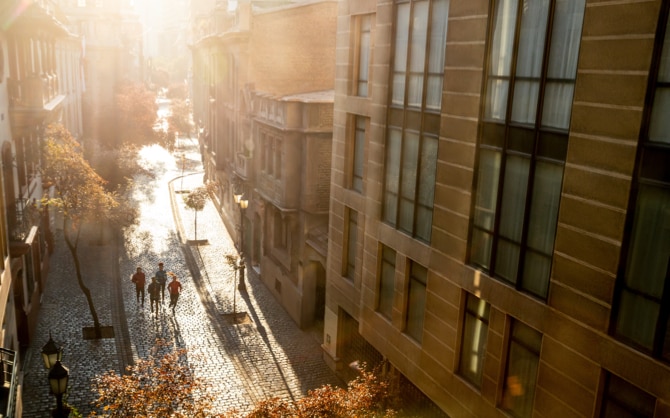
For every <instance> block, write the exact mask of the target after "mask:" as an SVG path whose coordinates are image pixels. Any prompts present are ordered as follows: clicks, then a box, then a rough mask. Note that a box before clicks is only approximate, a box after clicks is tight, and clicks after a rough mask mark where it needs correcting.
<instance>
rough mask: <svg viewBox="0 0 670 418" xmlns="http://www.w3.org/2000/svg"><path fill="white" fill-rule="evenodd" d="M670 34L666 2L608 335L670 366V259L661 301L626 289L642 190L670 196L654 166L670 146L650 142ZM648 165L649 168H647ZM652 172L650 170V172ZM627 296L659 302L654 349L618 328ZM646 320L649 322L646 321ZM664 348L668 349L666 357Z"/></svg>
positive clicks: (666, 158) (665, 160) (665, 159)
mask: <svg viewBox="0 0 670 418" xmlns="http://www.w3.org/2000/svg"><path fill="white" fill-rule="evenodd" d="M669 31H670V2H667V1H665V2H663V3H662V5H661V10H660V13H659V19H658V24H657V29H656V37H655V44H654V53H653V57H652V62H651V67H650V72H649V81H648V84H647V93H646V100H645V103H646V106H645V108H644V113H643V121H642V124H641V128H640V137H639V144H638V150H637V155H636V166H635V173H634V177H633V181H632V182H631V192H630V196H629V201H628V210H627V213H626V223H625V226H624V239H623V241H622V246H621V256H620V257H619V260H620V261H619V266H618V270H617V277H616V281H615V287H614V296H613V299H612V300H613V302H612V310H611V319H610V321H609V334H610V335H611V336H613V337H614V338H615V339H617V340H618V341H621V342H623V343H624V344H626V345H628V346H631V347H633V348H634V349H636V350H638V351H641V352H643V353H645V354H648V355H650V356H652V357H653V358H656V359H658V360H660V361H662V362H665V363H666V364H667V363H670V343H666V341H665V340H666V339H668V337H670V335H668V334H670V330H669V329H668V327H670V258H669V259H668V264H667V267H666V273H665V274H666V275H665V281H664V286H663V290H662V291H661V296H660V297H658V298H657V297H655V296H653V295H650V294H646V293H644V291H642V290H637V289H634V288H632V287H630V288H629V287H628V286H627V285H626V276H627V269H628V267H629V263H630V260H629V257H630V256H631V255H632V253H633V251H634V248H633V247H634V245H633V244H634V242H633V241H634V240H633V237H634V236H635V235H636V231H637V230H636V229H635V226H636V225H635V221H636V219H637V215H638V212H639V211H638V209H639V208H638V203H639V201H640V198H641V196H642V195H643V189H651V190H655V191H661V192H663V194H667V195H668V196H670V176H668V175H664V173H660V172H659V171H658V170H654V169H653V167H651V166H655V165H660V166H667V165H668V164H670V143H664V142H660V141H653V140H651V139H650V135H649V130H650V125H651V120H652V113H653V109H654V103H655V100H654V99H655V96H656V93H657V91H658V88H659V87H661V88H665V89H667V88H670V82H667V81H665V82H659V80H658V77H659V72H660V67H661V61H662V53H663V48H664V47H665V48H667V51H666V52H668V55H669V56H670V44H668V45H666V44H665V41H666V40H668V39H666V38H668V35H670V34H669V33H668V32H669ZM647 165H649V166H650V167H647ZM650 168H651V169H650ZM624 292H629V293H630V294H633V295H636V296H640V297H642V298H644V299H646V300H650V299H657V301H658V302H657V305H658V316H657V317H656V321H657V322H656V325H655V330H654V333H653V338H652V339H653V341H652V343H651V348H650V347H648V346H646V345H645V344H644V343H643V342H640V341H638V340H636V339H635V338H634V337H632V336H628V335H623V334H622V333H619V332H618V329H617V327H618V326H619V325H620V324H621V320H620V315H622V297H623V294H624ZM645 319H646V318H645ZM664 345H668V347H667V349H666V351H667V353H664V348H665V347H664Z"/></svg>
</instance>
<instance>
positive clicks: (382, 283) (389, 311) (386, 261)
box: [375, 243, 398, 320]
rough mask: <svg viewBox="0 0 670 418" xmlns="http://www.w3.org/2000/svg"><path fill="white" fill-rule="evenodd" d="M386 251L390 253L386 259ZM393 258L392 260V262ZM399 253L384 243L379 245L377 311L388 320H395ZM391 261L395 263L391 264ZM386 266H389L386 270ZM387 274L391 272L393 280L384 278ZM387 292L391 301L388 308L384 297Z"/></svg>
mask: <svg viewBox="0 0 670 418" xmlns="http://www.w3.org/2000/svg"><path fill="white" fill-rule="evenodd" d="M385 251H388V252H389V254H388V255H389V256H392V257H388V258H387V257H386V256H385ZM391 258H392V260H391ZM397 259H398V252H397V251H396V250H395V249H393V248H391V247H389V246H387V245H384V244H382V243H380V244H379V266H378V270H377V271H378V273H377V276H378V284H377V303H376V305H375V310H376V311H377V312H378V313H379V314H380V315H382V316H383V317H384V318H386V319H388V320H392V319H393V303H394V299H395V276H396V266H397ZM391 261H392V262H393V263H391ZM385 266H388V268H387V269H385ZM385 272H390V274H391V280H388V278H386V277H385V276H384V273H385ZM387 285H388V286H389V288H390V289H387V288H386V286H387ZM385 290H390V295H391V297H390V301H388V307H386V304H387V303H385V302H383V301H384V300H385V297H384V295H385V294H386V292H385Z"/></svg>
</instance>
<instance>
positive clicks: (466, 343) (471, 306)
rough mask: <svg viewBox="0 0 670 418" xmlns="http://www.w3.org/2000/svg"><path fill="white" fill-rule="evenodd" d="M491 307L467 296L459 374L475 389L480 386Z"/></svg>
mask: <svg viewBox="0 0 670 418" xmlns="http://www.w3.org/2000/svg"><path fill="white" fill-rule="evenodd" d="M490 310H491V305H489V304H488V303H487V302H486V301H485V300H482V299H479V298H478V297H476V296H474V295H471V294H469V293H468V294H467V296H466V298H465V317H464V319H463V337H462V344H461V359H460V363H459V373H460V375H461V376H463V377H464V378H465V379H466V380H468V381H469V382H470V383H472V384H474V385H475V386H477V387H481V385H482V370H483V366H484V354H485V353H486V340H487V336H488V330H489V312H490Z"/></svg>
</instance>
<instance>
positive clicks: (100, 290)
mask: <svg viewBox="0 0 670 418" xmlns="http://www.w3.org/2000/svg"><path fill="white" fill-rule="evenodd" d="M187 145H188V146H187V147H186V148H182V149H181V152H183V153H184V155H185V156H186V158H187V160H188V167H187V169H184V167H181V166H180V167H177V165H176V163H175V161H174V160H175V159H176V158H177V154H178V152H179V150H178V152H177V153H175V155H174V156H169V158H168V157H166V159H165V161H162V160H161V161H158V162H155V167H154V168H153V171H154V172H155V173H157V175H156V178H155V179H149V178H146V179H142V180H141V181H138V182H137V183H136V192H135V199H136V201H137V202H138V205H140V207H141V208H142V215H141V223H140V226H139V227H138V228H136V229H135V230H133V231H130V232H129V233H126V235H125V236H124V237H120V240H119V242H118V245H114V244H113V242H112V241H110V242H109V243H108V244H107V245H99V246H95V245H88V241H84V240H83V238H82V243H83V244H86V245H82V248H81V250H80V256H81V259H82V269H83V271H84V275H85V279H86V281H87V283H88V285H89V287H90V288H91V290H92V293H93V296H94V301H95V306H96V309H97V313H98V316H99V317H100V322H101V324H102V325H113V327H114V332H115V338H110V339H101V340H83V338H82V331H81V329H82V327H83V326H91V325H92V320H91V315H90V313H89V311H88V306H87V305H86V302H85V299H84V297H83V295H82V293H81V290H80V289H79V287H78V286H77V283H76V279H75V276H74V268H73V266H72V261H71V257H70V254H69V252H67V248H66V247H65V245H64V244H63V243H62V242H60V241H59V242H58V244H57V246H56V250H55V252H54V254H53V257H52V262H51V274H50V275H49V278H48V280H47V283H46V289H45V292H44V295H43V300H42V306H41V312H40V319H39V323H38V326H37V330H36V332H35V335H34V336H33V343H32V345H31V347H30V348H29V350H28V352H27V354H26V358H25V363H24V380H23V394H24V416H25V417H48V416H50V410H51V409H52V408H53V407H54V406H55V399H54V397H53V396H51V395H49V389H48V383H47V378H46V370H45V369H44V366H43V364H42V363H41V358H40V350H41V348H42V346H43V345H44V344H45V343H46V341H47V340H48V338H49V332H51V333H52V335H53V338H54V340H55V341H56V342H57V343H58V344H60V345H63V347H64V355H63V364H64V365H65V366H67V367H69V369H70V388H69V390H68V398H67V401H68V402H69V403H71V404H72V405H74V406H75V407H76V408H77V409H78V410H79V411H80V412H81V413H82V414H83V415H84V416H88V414H89V413H90V411H91V410H92V408H91V405H90V403H91V402H92V401H93V400H94V399H95V395H94V394H93V393H92V392H91V390H90V383H91V380H92V379H93V378H94V376H95V375H97V374H100V373H103V372H104V371H107V370H110V369H112V370H115V371H117V372H120V371H122V370H124V369H125V366H126V365H128V364H132V363H133V362H134V361H136V360H137V359H138V358H144V357H146V356H147V355H148V354H149V353H151V351H152V349H153V347H154V343H155V339H156V338H164V339H166V340H168V341H173V344H174V346H175V347H185V348H188V350H189V358H192V364H193V366H194V368H195V370H196V374H197V375H198V376H200V377H201V378H203V379H204V380H205V383H206V385H207V386H208V387H210V388H211V391H212V392H211V393H212V394H214V396H215V398H216V400H215V407H216V411H217V412H224V411H227V410H230V409H232V408H234V409H237V410H238V411H240V412H247V411H250V410H251V408H253V406H254V405H255V404H256V403H257V402H258V401H260V400H262V399H267V398H270V397H274V396H277V397H280V398H283V399H296V398H299V397H301V396H303V395H304V394H306V392H307V391H308V390H309V389H313V388H316V387H319V386H321V385H323V384H333V385H341V384H342V382H341V381H340V380H339V379H338V378H337V377H336V376H335V374H334V373H333V372H332V371H331V370H330V369H329V368H328V367H327V366H326V364H325V363H324V362H323V360H322V352H321V347H320V340H319V338H318V336H316V337H315V336H314V335H312V334H310V333H309V332H302V331H301V330H300V329H299V328H298V327H297V326H296V325H295V323H294V322H293V321H292V320H291V319H290V317H289V316H288V314H286V312H285V311H284V310H283V309H282V308H281V306H280V305H279V304H278V303H277V301H276V300H275V299H274V297H273V296H272V294H271V293H270V292H269V290H268V289H266V288H265V286H264V285H263V284H262V283H261V281H260V280H259V279H258V278H256V277H255V276H254V275H253V274H248V275H247V277H246V285H247V293H246V294H244V293H240V292H239V291H237V289H236V284H237V278H236V276H235V271H234V270H233V269H232V268H231V267H230V266H228V265H227V263H226V262H225V258H224V255H225V254H236V253H235V247H234V243H233V241H232V239H231V238H230V236H229V235H228V232H227V230H226V228H225V226H224V223H223V221H222V219H221V217H220V216H219V213H218V212H217V211H216V209H215V207H214V204H213V203H212V202H211V201H208V202H207V204H206V206H205V208H204V210H203V211H200V212H198V214H197V221H198V234H197V238H198V239H199V240H200V239H206V240H207V242H208V244H206V245H199V246H193V245H188V243H187V240H192V239H193V238H194V237H195V233H194V228H193V217H194V213H193V211H192V210H190V209H188V208H187V207H186V206H185V204H184V203H183V199H182V193H176V191H181V189H184V190H190V189H192V188H195V187H197V186H198V185H200V184H201V183H202V173H201V172H200V170H202V166H201V164H200V156H199V154H197V146H195V144H194V143H192V144H187ZM161 150H162V149H161ZM160 152H163V151H160V150H151V153H150V154H151V158H149V159H148V160H149V163H151V162H152V161H153V159H154V157H155V154H158V153H160ZM182 173H183V174H184V176H183V178H182V176H181V174H182ZM175 189H176V190H175ZM170 209H171V210H170ZM159 261H163V262H164V263H165V266H166V270H169V271H174V272H175V273H176V274H177V275H178V276H179V278H180V281H181V282H182V284H183V286H184V291H183V293H182V296H181V297H180V299H179V303H178V306H177V309H176V314H175V315H172V313H171V312H169V311H168V310H167V309H165V310H164V311H162V312H161V313H160V314H156V315H153V314H151V313H150V311H149V307H148V306H149V302H148V300H147V301H146V302H145V306H144V307H142V306H139V305H138V304H137V303H136V301H135V291H134V289H133V287H132V284H131V283H130V281H129V276H130V273H132V272H133V271H134V270H135V267H136V266H138V265H139V266H142V267H144V270H145V272H146V273H147V278H150V277H151V275H152V273H153V271H155V270H156V266H157V264H158V262H159ZM250 270H251V271H250ZM247 272H250V273H252V272H253V269H247ZM165 307H167V302H166V304H165ZM234 311H235V312H246V313H247V317H248V318H249V323H247V324H242V325H231V324H230V323H228V322H226V320H225V319H226V316H225V315H226V314H230V313H233V312H234ZM191 354H193V355H192V356H191Z"/></svg>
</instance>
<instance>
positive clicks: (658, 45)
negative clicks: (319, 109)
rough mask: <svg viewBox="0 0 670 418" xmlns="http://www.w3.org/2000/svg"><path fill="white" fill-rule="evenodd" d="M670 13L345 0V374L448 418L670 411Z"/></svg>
mask: <svg viewBox="0 0 670 418" xmlns="http://www.w3.org/2000/svg"><path fill="white" fill-rule="evenodd" d="M669 10H670V1H665V0H663V1H661V0H649V1H627V0H624V1H617V2H598V1H591V0H575V1H561V0H545V1H541V2H526V1H520V0H492V1H470V0H356V1H353V0H349V1H341V2H339V18H338V37H337V39H338V55H337V58H338V59H337V70H336V80H335V86H336V87H335V113H334V128H333V163H332V170H333V175H332V183H331V205H330V226H329V243H328V267H327V271H326V276H327V297H326V313H325V331H324V343H323V347H324V350H325V355H324V356H325V358H326V360H327V361H328V362H329V363H330V364H331V365H332V367H334V368H336V369H338V370H346V369H347V364H349V362H352V361H356V360H359V361H360V360H367V361H377V360H379V359H381V358H383V359H385V360H386V361H387V363H388V365H389V368H390V369H391V370H393V371H394V372H396V373H397V374H398V375H399V376H401V377H402V378H403V379H406V380H408V381H410V382H411V383H412V384H413V385H414V386H416V387H417V388H418V389H419V390H420V391H421V392H423V394H425V395H426V396H427V397H428V398H430V399H431V401H432V402H434V403H435V404H436V405H437V406H439V409H440V410H441V412H442V413H445V414H448V415H449V416H452V417H473V418H475V417H500V416H514V417H531V416H535V417H537V416H547V417H549V416H552V417H554V416H570V417H623V416H644V417H668V416H670V322H669V316H670V300H669V298H670V273H669V272H670V267H669V265H668V260H669V257H668V255H669V254H670V231H669V230H668V228H669V225H670V223H669V222H670V212H668V210H669V208H670V188H669V186H670V177H669V175H668V167H670V147H669V145H668V144H670V125H669V124H668V120H670V119H669V118H668V115H669V114H670V107H669V105H668V103H670V101H669V100H668V97H670V96H669V95H670V93H669V91H670V90H668V89H669V86H670V84H669V81H670V64H669V63H670V27H669V17H668V14H669ZM436 414H437V413H436Z"/></svg>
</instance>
